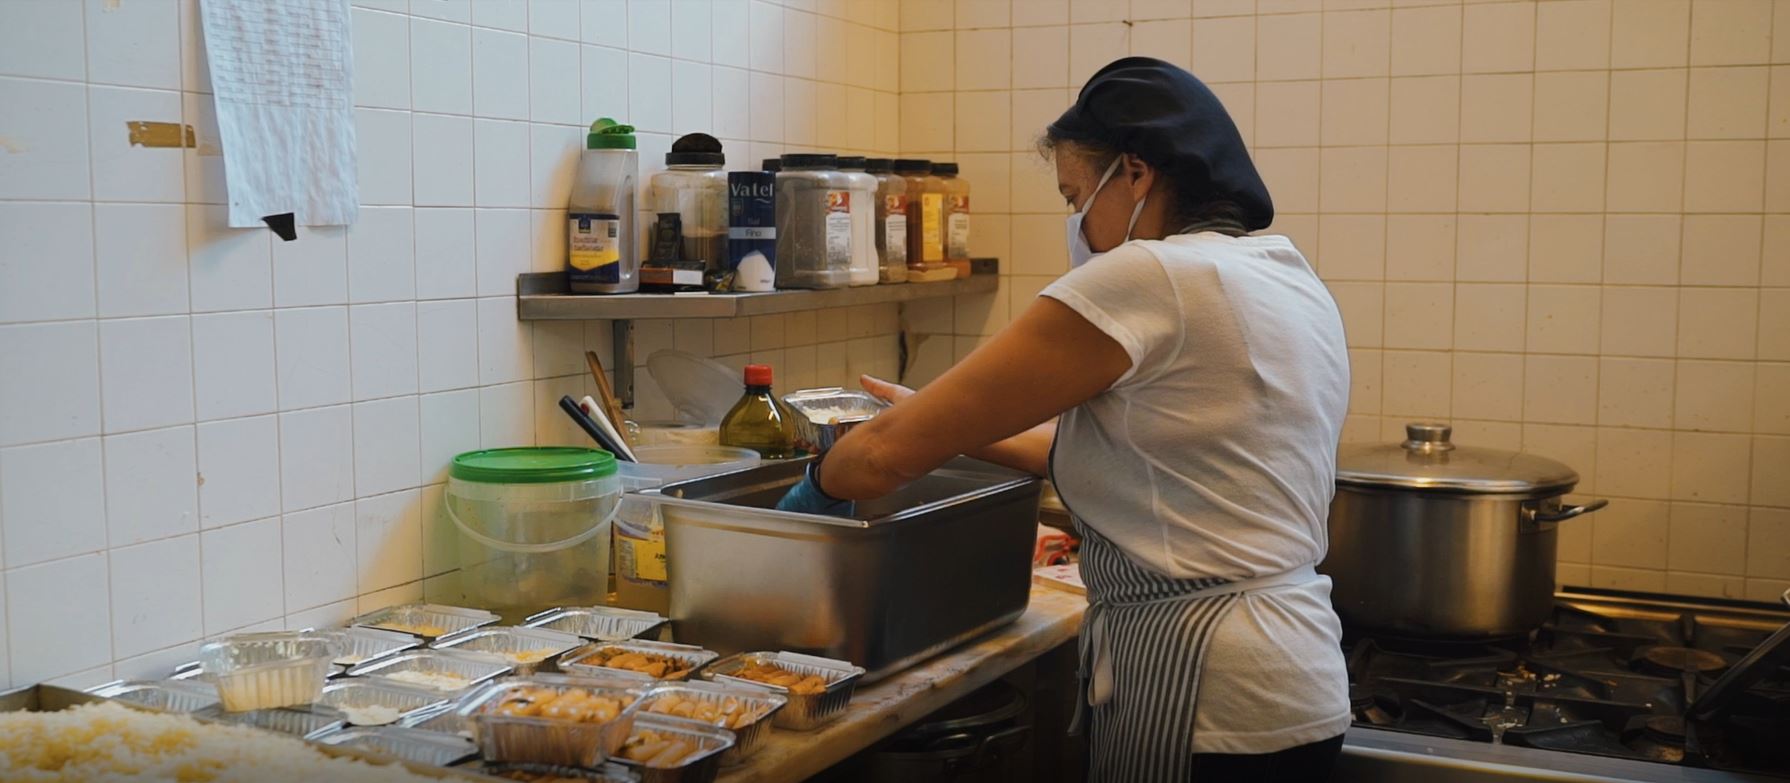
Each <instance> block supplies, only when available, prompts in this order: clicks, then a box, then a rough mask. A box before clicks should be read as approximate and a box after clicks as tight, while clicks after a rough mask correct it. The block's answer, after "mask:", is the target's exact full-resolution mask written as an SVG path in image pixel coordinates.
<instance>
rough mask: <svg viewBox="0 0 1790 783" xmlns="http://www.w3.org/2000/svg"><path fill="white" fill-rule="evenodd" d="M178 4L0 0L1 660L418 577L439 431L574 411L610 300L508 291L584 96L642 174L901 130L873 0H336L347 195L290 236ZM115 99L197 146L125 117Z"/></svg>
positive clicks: (786, 368)
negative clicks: (685, 146) (683, 142)
mask: <svg viewBox="0 0 1790 783" xmlns="http://www.w3.org/2000/svg"><path fill="white" fill-rule="evenodd" d="M196 8H197V6H196V2H195V0H104V1H102V0H91V2H82V1H81V0H5V1H4V2H0V106H3V107H5V108H4V109H0V248H4V249H3V250H0V411H4V412H5V413H4V414H3V415H0V562H3V564H4V576H5V579H4V595H3V596H0V607H3V608H4V616H3V622H0V630H3V631H4V638H3V639H0V685H4V684H5V682H6V681H8V680H10V682H12V683H17V684H28V683H33V682H38V681H42V680H51V679H57V680H59V681H63V682H69V683H75V684H90V683H93V682H97V681H103V680H106V679H109V678H111V677H114V676H119V677H124V676H136V675H145V674H155V673H159V672H160V671H162V670H164V669H165V668H166V667H167V666H169V665H171V664H172V663H175V662H178V661H181V660H187V659H190V658H192V657H193V655H194V652H195V650H196V648H197V646H198V643H199V641H200V640H201V639H203V638H207V637H211V636H215V635H218V634H221V633H225V632H228V631H232V630H237V629H242V628H278V627H283V626H284V627H298V626H305V625H311V624H318V623H325V622H334V621H339V620H342V619H346V618H347V617H349V616H351V615H353V614H355V613H357V612H361V611H368V610H371V609H373V608H377V607H379V606H382V605H386V604H389V603H392V602H396V601H401V600H409V599H414V598H416V597H418V596H419V595H420V594H421V592H422V585H423V580H424V579H425V578H426V577H431V576H434V575H437V574H440V573H442V572H444V571H447V570H449V569H451V568H453V567H454V563H453V561H452V558H451V557H446V556H443V555H442V554H441V553H442V552H443V551H444V547H443V546H441V545H442V544H443V543H445V542H447V541H451V537H450V535H451V534H450V532H449V531H444V530H443V529H442V528H441V527H439V526H437V525H434V524H431V520H433V518H434V517H435V516H436V515H435V514H434V513H432V512H433V509H435V508H437V504H438V503H439V497H440V493H441V486H442V485H441V483H440V482H442V481H443V480H444V476H445V466H446V464H447V461H448V459H449V458H450V457H451V456H452V455H453V454H454V453H456V452H458V451H461V450H465V449H470V448H477V447H480V446H505V445H516V444H528V443H537V442H538V443H559V442H566V443H580V442H587V439H586V438H585V437H584V436H583V434H582V433H580V432H579V431H577V430H576V429H575V427H573V426H572V425H571V423H570V422H569V421H568V420H567V419H566V418H565V416H564V415H563V414H562V413H561V412H560V411H559V410H558V408H557V405H556V404H555V403H556V400H557V399H558V397H559V396H560V395H561V394H568V393H569V394H574V395H583V394H589V393H591V391H592V390H591V384H590V382H589V376H588V374H587V371H586V369H585V363H584V359H583V356H582V353H583V351H584V350H585V349H586V348H590V349H593V350H596V351H597V352H599V353H600V354H601V355H602V356H603V358H604V359H605V361H608V360H609V359H610V358H611V357H610V330H609V324H608V323H606V322H542V323H521V322H518V321H517V320H516V315H515V313H516V305H515V299H514V292H515V276H516V274H517V273H519V272H526V271H530V270H551V269H557V268H559V267H560V264H561V263H562V262H561V252H562V247H563V241H564V236H563V234H562V232H563V230H564V229H563V226H564V214H565V203H566V199H567V195H568V189H569V187H570V181H571V174H572V171H573V167H574V164H575V161H576V154H577V149H578V147H579V145H580V144H581V143H582V139H583V134H584V130H583V125H585V124H587V123H588V122H589V121H590V120H591V119H594V118H595V117H597V116H599V115H610V116H614V117H617V118H619V119H623V120H626V121H630V122H632V123H634V124H636V125H637V126H639V127H640V128H641V131H642V133H641V136H640V141H641V156H640V157H641V169H642V175H643V179H644V176H645V175H646V174H647V173H649V172H650V171H652V170H656V169H658V168H660V167H661V161H662V160H663V154H664V152H665V151H666V150H667V149H668V148H669V146H670V144H671V141H672V140H673V139H674V138H675V134H678V133H684V132H690V131H707V132H711V133H714V134H715V135H717V136H719V137H721V138H722V139H723V141H724V144H725V145H726V151H727V154H728V156H729V160H730V163H731V164H732V165H733V167H735V168H741V167H748V166H749V167H753V168H756V162H757V161H758V160H759V159H760V158H763V157H767V156H771V155H775V154H778V153H780V152H782V151H784V149H785V148H786V146H788V147H799V148H803V149H808V148H815V147H819V148H825V149H838V150H852V151H857V152H864V153H871V152H879V151H880V152H884V153H887V152H892V151H893V150H894V149H895V147H896V141H895V134H896V132H897V128H898V122H897V120H896V112H897V111H898V101H897V98H896V92H895V90H896V85H897V80H898V70H897V62H898V59H897V46H898V36H897V34H896V33H895V32H894V29H895V26H896V24H897V22H898V17H897V16H896V14H895V13H894V11H895V5H894V3H893V2H892V0H891V2H887V3H885V2H880V1H877V0H850V2H845V1H843V0H831V1H829V2H819V3H816V2H814V0H807V2H797V1H795V0H791V1H790V2H785V3H781V4H779V3H770V2H763V1H762V0H712V1H711V0H632V2H629V1H627V0H583V1H582V2H580V0H532V2H526V1H525V0H354V10H353V14H354V16H353V27H354V49H355V59H356V79H355V85H354V87H355V104H356V106H357V109H356V122H357V131H358V135H359V141H360V150H361V154H360V172H359V174H360V187H361V201H362V203H363V205H364V206H363V208H362V210H361V216H360V221H359V222H358V223H357V224H356V225H355V226H353V227H351V228H349V229H347V230H341V229H314V230H301V232H300V234H301V236H300V238H299V240H298V241H296V242H291V243H283V242H280V241H278V240H277V239H276V238H272V237H270V234H269V232H267V231H264V230H232V229H228V228H225V227H224V208H223V207H222V203H223V200H224V199H223V196H224V191H223V180H222V168H221V167H222V158H221V157H220V156H219V153H218V148H217V131H216V123H215V119H214V117H213V116H212V110H211V96H210V95H209V94H208V91H209V89H210V87H209V83H208V80H207V77H206V71H205V68H204V53H203V47H202V44H201V41H200V38H199V32H198V31H199V26H198V22H197V17H196V13H195V11H196ZM848 52H849V53H850V54H849V55H848ZM131 120H149V121H159V122H184V123H187V124H190V125H192V126H194V128H195V130H196V132H197V137H198V146H197V147H196V148H193V149H188V150H184V151H183V150H179V149H150V148H144V147H133V146H130V145H129V144H128V142H127V133H126V128H125V122H126V121H131ZM898 325H899V317H898V313H897V311H896V309H895V307H894V306H893V305H889V306H883V307H876V308H867V309H863V310H854V311H845V310H835V311H824V312H819V313H798V314H793V315H788V316H781V315H779V316H767V317H762V318H753V319H749V320H748V319H740V320H735V321H706V320H692V321H639V322H637V327H638V332H637V335H636V344H635V346H636V356H637V357H638V359H639V360H640V361H642V362H644V361H645V359H646V357H648V356H650V355H651V354H652V353H653V352H654V351H656V350H659V349H661V348H674V347H675V348H677V349H681V350H686V351H691V352H695V353H698V354H702V355H707V356H714V357H717V358H718V359H719V360H720V361H722V362H724V363H726V364H728V365H731V366H734V367H736V368H737V367H741V366H743V365H744V364H745V363H746V362H747V361H748V360H751V361H760V362H766V363H770V364H772V365H774V366H775V367H776V368H777V370H778V379H777V380H778V385H779V386H780V387H781V388H785V389H787V388H791V387H795V386H804V385H813V384H816V383H820V382H825V383H829V384H835V383H842V382H844V381H845V380H846V379H847V378H848V377H850V376H852V375H853V374H854V373H858V372H878V373H882V374H890V375H892V374H894V373H895V371H896V369H897V368H896V362H897V355H898V348H897V343H896V338H895V336H894V333H895V332H896V330H897V328H898ZM638 384H639V391H640V401H641V402H640V407H639V408H638V410H637V413H638V415H639V416H640V418H643V419H662V418H668V417H669V416H670V409H669V406H668V405H667V404H666V402H665V400H664V398H663V396H662V395H661V394H659V392H658V389H657V387H656V386H655V385H654V384H653V382H652V380H651V377H650V376H649V375H648V374H646V373H645V372H642V373H640V374H639V376H638Z"/></svg>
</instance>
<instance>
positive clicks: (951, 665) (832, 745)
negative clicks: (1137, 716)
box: [720, 586, 1088, 783]
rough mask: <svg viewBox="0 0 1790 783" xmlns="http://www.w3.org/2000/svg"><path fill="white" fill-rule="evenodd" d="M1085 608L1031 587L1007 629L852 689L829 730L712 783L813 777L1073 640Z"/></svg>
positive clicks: (780, 747)
mask: <svg viewBox="0 0 1790 783" xmlns="http://www.w3.org/2000/svg"><path fill="white" fill-rule="evenodd" d="M1087 606H1088V602H1087V600H1086V599H1085V598H1083V597H1082V596H1079V595H1075V594H1072V593H1069V592H1066V591H1063V590H1058V589H1055V588H1051V587H1043V586H1033V587H1032V595H1031V602H1030V603H1029V604H1027V606H1026V611H1025V614H1023V615H1020V617H1019V619H1018V620H1015V621H1013V624H1012V625H1008V626H1006V627H1003V628H1000V629H998V630H995V631H993V632H990V633H989V634H987V635H985V636H983V637H981V638H979V639H974V640H971V641H970V642H968V643H966V644H964V645H963V646H961V647H958V648H957V649H955V650H951V651H948V652H945V653H943V654H941V655H938V656H935V657H933V658H931V659H929V660H926V661H922V662H920V663H919V664H918V665H916V666H914V667H912V668H910V669H907V670H906V671H903V672H901V673H899V674H895V675H892V676H890V677H889V678H888V679H885V680H883V681H881V682H878V683H875V684H873V685H868V686H864V687H861V688H859V689H858V692H857V694H856V695H854V696H853V698H852V703H851V706H850V707H848V708H847V709H846V711H845V714H844V715H843V716H841V717H840V718H839V719H838V720H835V721H833V722H832V723H829V724H827V725H825V726H822V727H820V728H818V729H815V730H814V731H804V732H795V731H784V730H782V729H779V730H777V731H775V732H773V733H772V734H771V736H770V738H769V739H768V740H767V741H766V742H765V746H764V747H763V748H762V749H760V750H759V751H758V753H756V754H754V755H753V756H752V758H750V759H748V760H747V761H746V763H745V764H743V765H741V766H739V767H736V768H733V769H724V770H722V771H721V778H720V781H721V783H793V782H794V781H800V780H803V779H806V778H808V777H809V776H811V775H814V774H816V773H819V772H821V771H822V770H825V769H826V768H828V767H831V766H833V765H834V764H837V763H839V762H841V761H844V760H845V759H847V758H849V757H850V756H852V755H853V754H855V753H857V752H858V751H860V750H863V749H864V748H867V747H869V746H871V745H873V744H875V743H876V742H877V741H879V740H881V739H883V738H885V737H888V736H889V735H892V734H894V733H895V732H897V731H900V730H901V729H902V728H904V727H906V726H908V725H910V724H912V723H914V722H915V721H918V720H919V719H920V718H923V717H925V716H926V715H927V714H929V713H931V712H933V711H934V710H937V709H939V708H940V707H944V706H945V705H947V704H950V703H951V702H953V701H956V700H957V699H959V698H961V697H963V696H966V695H968V694H969V693H970V692H971V691H974V690H975V689H977V688H980V687H982V686H983V685H987V684H988V683H990V682H993V681H994V680H996V679H999V678H1000V677H1001V676H1002V675H1004V674H1006V673H1008V672H1010V671H1012V670H1014V669H1016V668H1018V667H1020V666H1021V665H1023V664H1025V663H1026V662H1028V661H1031V660H1032V659H1034V658H1037V657H1038V656H1040V655H1043V654H1044V653H1046V652H1049V651H1050V650H1052V649H1055V648H1056V647H1057V646H1058V645H1061V644H1063V643H1064V642H1067V641H1069V640H1071V639H1074V638H1075V635H1076V631H1077V630H1078V629H1079V627H1080V625H1081V615H1082V612H1083V611H1084V610H1085V609H1087Z"/></svg>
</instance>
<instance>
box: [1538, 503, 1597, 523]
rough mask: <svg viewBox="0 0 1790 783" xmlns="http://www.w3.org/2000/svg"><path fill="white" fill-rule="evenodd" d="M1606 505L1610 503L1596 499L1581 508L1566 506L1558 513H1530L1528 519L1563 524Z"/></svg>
mask: <svg viewBox="0 0 1790 783" xmlns="http://www.w3.org/2000/svg"><path fill="white" fill-rule="evenodd" d="M1607 505H1610V501H1608V500H1604V499H1603V498H1598V499H1596V500H1593V501H1591V502H1590V503H1586V504H1584V505H1581V506H1567V507H1566V508H1562V509H1560V510H1559V511H1535V512H1531V517H1530V518H1531V519H1534V520H1535V521H1536V522H1565V521H1566V520H1568V519H1572V518H1573V517H1576V516H1578V515H1580V514H1589V513H1591V512H1593V511H1597V510H1600V509H1602V508H1603V507H1604V506H1607Z"/></svg>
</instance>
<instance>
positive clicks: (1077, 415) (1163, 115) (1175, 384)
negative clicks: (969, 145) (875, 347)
mask: <svg viewBox="0 0 1790 783" xmlns="http://www.w3.org/2000/svg"><path fill="white" fill-rule="evenodd" d="M1042 146H1043V147H1044V149H1045V150H1046V151H1047V152H1048V154H1050V155H1051V156H1052V158H1053V159H1054V160H1055V163H1056V172H1057V189H1058V190H1059V191H1060V192H1061V193H1062V195H1063V198H1064V200H1065V201H1066V202H1067V203H1068V204H1069V206H1070V207H1072V208H1073V209H1074V210H1075V213H1074V214H1073V215H1070V216H1069V218H1068V241H1069V248H1070V263H1071V266H1072V267H1073V268H1072V269H1071V271H1070V272H1069V273H1068V274H1066V275H1064V276H1063V277H1062V278H1060V279H1059V280H1057V281H1056V282H1054V283H1052V284H1051V285H1050V286H1049V287H1048V288H1046V289H1045V290H1044V291H1043V293H1042V294H1041V295H1040V297H1039V298H1038V299H1037V300H1036V301H1034V302H1033V303H1032V304H1031V305H1030V306H1029V307H1027V308H1026V309H1025V311H1024V312H1023V313H1020V314H1019V315H1018V316H1017V317H1016V318H1015V319H1014V320H1013V322H1012V324H1011V325H1010V326H1008V327H1007V328H1006V329H1004V330H1003V331H1001V332H1000V333H999V334H998V335H996V336H995V337H994V338H993V339H992V340H990V341H989V342H988V343H987V344H986V345H984V346H982V347H981V348H980V349H978V350H977V351H975V352H974V353H972V354H971V355H970V356H969V357H967V358H965V359H964V360H963V361H962V362H960V363H958V364H957V366H955V367H953V368H952V369H951V370H950V371H949V372H947V373H945V374H944V375H943V376H941V377H940V378H938V379H937V380H936V381H934V382H932V383H931V384H929V385H927V386H926V388H925V389H924V390H921V391H918V392H914V391H911V390H908V389H904V388H902V387H899V386H896V385H893V384H888V383H885V382H882V381H878V380H875V379H870V378H866V379H865V386H866V388H868V389H869V390H870V391H872V392H873V393H876V394H878V395H879V396H882V397H884V398H886V399H888V400H890V401H891V402H895V403H896V404H895V405H894V406H893V407H892V408H890V409H889V410H888V411H886V412H885V413H884V414H882V415H881V416H879V417H877V418H876V419H874V420H872V421H870V422H868V423H866V424H864V425H862V426H860V427H858V428H857V429H855V430H853V431H852V432H851V433H850V434H849V435H848V436H846V437H844V438H842V439H841V440H840V441H839V443H838V444H837V445H836V446H835V447H834V448H833V449H832V451H830V452H829V453H828V454H827V455H825V457H824V459H823V460H821V461H819V462H817V463H815V464H814V465H813V466H811V468H810V470H809V474H808V478H807V480H805V481H804V482H803V483H802V484H800V485H798V486H797V487H796V488H795V489H794V490H792V491H791V493H790V496H789V497H787V498H785V500H784V503H783V507H784V508H787V509H795V510H802V511H810V512H816V513H838V512H840V511H844V510H846V508H847V504H848V503H849V502H850V501H854V500H864V499H868V498H875V497H879V496H882V495H885V494H888V493H889V492H891V491H893V490H895V489H897V488H898V487H901V486H902V485H904V484H906V483H908V482H910V481H913V480H915V479H918V478H920V477H921V476H923V475H925V474H927V473H928V472H930V471H932V470H933V469H934V468H937V467H938V466H940V465H942V464H943V463H944V462H945V461H947V460H949V459H951V458H952V457H954V456H956V455H958V454H969V455H971V456H975V457H979V458H981V459H985V460H988V461H991V462H996V463H1000V464H1003V465H1007V466H1011V467H1014V468H1017V469H1020V470H1026V471H1031V472H1033V473H1036V474H1039V475H1049V476H1050V477H1051V478H1052V479H1053V481H1054V482H1055V484H1056V487H1057V491H1058V492H1059V493H1060V494H1061V496H1062V498H1063V501H1064V503H1065V504H1066V505H1067V506H1068V507H1069V509H1070V511H1071V513H1072V514H1073V515H1074V517H1075V522H1076V527H1077V530H1078V531H1079V532H1080V534H1081V536H1082V539H1083V540H1082V550H1081V552H1082V560H1081V572H1082V578H1083V580H1084V581H1085V582H1086V583H1087V587H1088V599H1089V607H1088V613H1087V617H1086V620H1085V625H1084V627H1083V629H1082V634H1081V658H1082V662H1081V667H1082V677H1083V680H1084V690H1085V697H1086V705H1085V706H1086V709H1085V712H1084V715H1083V717H1084V718H1085V719H1086V725H1087V726H1088V729H1089V731H1090V732H1091V733H1090V746H1091V759H1090V767H1091V775H1090V777H1091V779H1092V780H1096V781H1187V780H1202V781H1204V780H1251V781H1304V780H1321V779H1322V778H1323V777H1324V776H1325V775H1326V773H1327V771H1328V770H1329V768H1330V765H1331V763H1332V762H1333V760H1334V759H1335V757H1336V755H1337V753H1338V752H1339V750H1340V748H1341V746H1342V737H1341V735H1342V732H1343V731H1344V729H1346V728H1347V727H1348V725H1349V719H1350V716H1349V703H1348V697H1347V687H1348V686H1347V678H1346V674H1345V671H1344V663H1343V658H1342V653H1341V650H1340V647H1339V644H1340V641H1341V628H1340V626H1339V624H1338V622H1337V618H1336V615H1335V614H1334V612H1333V611H1332V610H1331V607H1330V600H1329V596H1330V580H1329V579H1328V578H1326V577H1323V576H1319V575H1318V574H1317V573H1316V572H1315V571H1314V570H1313V567H1314V565H1315V564H1316V563H1317V562H1318V561H1319V560H1320V559H1322V558H1323V556H1324V552H1325V548H1326V544H1327V541H1326V535H1325V517H1326V513H1327V509H1328V506H1329V503H1330V497H1331V494H1332V492H1333V490H1334V486H1335V485H1334V479H1335V475H1334V474H1335V468H1336V465H1335V454H1336V446H1337V440H1338V437H1339V433H1340V430H1341V427H1342V421H1343V414H1344V411H1345V409H1346V407H1347V403H1348V389H1349V368H1348V355H1347V352H1346V350H1345V348H1344V343H1343V327H1342V321H1341V319H1340V317H1339V315H1338V312H1337V308H1336V304H1335V302H1334V301H1332V299H1331V297H1330V295H1329V293H1328V292H1327V291H1326V290H1325V288H1324V286H1323V284H1322V283H1321V282H1320V281H1319V280H1318V277H1317V275H1316V274H1315V273H1313V271H1312V268H1311V266H1310V264H1308V263H1307V262H1306V260H1305V259H1304V257H1302V256H1301V255H1300V254H1299V251H1298V250H1296V249H1295V248H1294V247H1293V244H1292V242H1290V241H1288V240H1287V239H1286V238H1285V237H1281V236H1252V235H1250V232H1252V231H1258V230H1261V229H1263V228H1266V227H1267V226H1268V225H1269V223H1270V222H1271V221H1272V219H1273V216H1274V212H1273V206H1272V203H1271V202H1270V201H1269V197H1268V192H1267V189H1266V188H1265V187H1264V185H1263V184H1262V181H1261V178H1260V176H1258V175H1257V173H1256V170H1255V166H1254V164H1252V163H1251V162H1250V159H1249V155H1248V153H1247V152H1246V150H1245V149H1244V146H1243V140H1242V138H1241V137H1240V136H1239V135H1238V133H1237V128H1236V125H1235V124H1234V123H1233V122H1232V121H1231V118H1230V116H1229V115H1228V114H1227V113H1226V112H1225V110H1224V107H1223V106H1221V105H1220V104H1219V101H1218V99H1217V98H1216V97H1215V96H1214V95H1213V94H1212V92H1211V91H1210V90H1208V89H1207V88H1206V86H1205V85H1204V84H1202V83H1201V82H1200V81H1199V80H1198V79H1196V78H1194V77H1193V75H1192V74H1190V73H1188V72H1186V71H1184V70H1182V69H1180V68H1178V67H1176V66H1173V65H1170V64H1168V63H1165V62H1162V61H1160V60H1153V59H1148V58H1141V57H1132V58H1126V59H1123V60H1119V61H1117V62H1114V63H1112V64H1111V65H1108V66H1106V67H1105V68H1103V69H1101V70H1100V72H1098V73H1096V74H1095V75H1094V76H1093V78H1092V79H1090V80H1089V81H1088V83H1087V86H1085V87H1083V88H1082V91H1081V94H1080V96H1079V97H1078V98H1077V99H1076V102H1075V105H1074V106H1072V107H1071V108H1070V109H1069V110H1068V111H1066V112H1064V113H1063V116H1061V117H1060V118H1058V119H1057V120H1056V122H1053V123H1051V125H1050V127H1049V128H1048V129H1047V130H1046V132H1045V137H1044V140H1043V142H1042Z"/></svg>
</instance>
